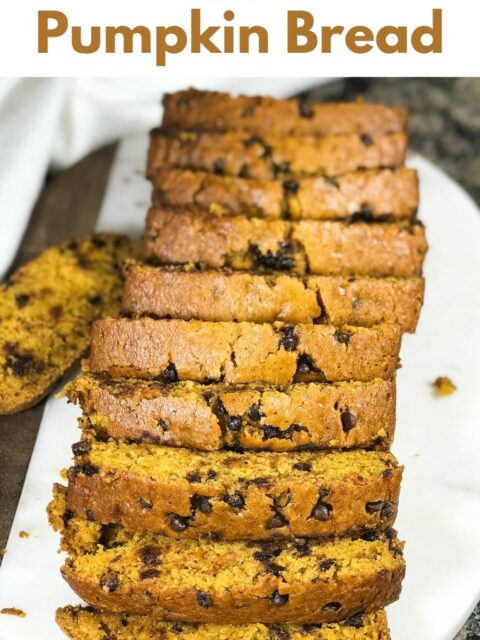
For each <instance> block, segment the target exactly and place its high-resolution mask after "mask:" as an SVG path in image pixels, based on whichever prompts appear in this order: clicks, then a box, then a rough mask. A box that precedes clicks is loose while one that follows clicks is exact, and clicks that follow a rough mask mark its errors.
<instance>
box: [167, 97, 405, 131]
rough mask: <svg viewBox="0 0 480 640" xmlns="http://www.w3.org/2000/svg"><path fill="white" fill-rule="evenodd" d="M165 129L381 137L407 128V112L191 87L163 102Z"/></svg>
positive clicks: (382, 107) (361, 104)
mask: <svg viewBox="0 0 480 640" xmlns="http://www.w3.org/2000/svg"><path fill="white" fill-rule="evenodd" d="M163 107H164V112H163V126H165V127H175V128H177V129H204V130H210V131H227V130H228V129H241V130H244V131H248V132H249V133H254V134H262V133H264V132H269V133H272V134H275V135H286V134H295V135H305V134H312V133H314V134H317V135H338V134H345V133H369V134H374V133H379V132H393V131H403V130H405V129H406V128H407V111H406V109H404V108H402V107H391V106H387V105H382V104H369V103H367V102H351V103H348V102H340V103H339V102H323V103H322V102H320V103H316V102H307V101H305V100H304V99H302V98H299V99H290V100H278V99H275V98H272V97H270V96H242V95H240V96H232V95H229V94H228V93H220V92H216V91H199V90H196V89H187V90H185V91H177V92H176V93H167V94H166V95H165V96H164V98H163Z"/></svg>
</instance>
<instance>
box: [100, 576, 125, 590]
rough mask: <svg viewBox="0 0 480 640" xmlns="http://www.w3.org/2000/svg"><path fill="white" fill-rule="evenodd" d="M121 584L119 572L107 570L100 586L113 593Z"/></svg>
mask: <svg viewBox="0 0 480 640" xmlns="http://www.w3.org/2000/svg"><path fill="white" fill-rule="evenodd" d="M119 586H120V580H119V579H118V575H117V573H115V571H107V572H106V573H104V574H103V575H102V577H101V578H100V587H101V588H102V591H105V592H106V593H113V592H114V591H116V590H117V589H118V587H119Z"/></svg>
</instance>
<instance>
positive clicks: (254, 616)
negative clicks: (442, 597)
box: [49, 488, 405, 624]
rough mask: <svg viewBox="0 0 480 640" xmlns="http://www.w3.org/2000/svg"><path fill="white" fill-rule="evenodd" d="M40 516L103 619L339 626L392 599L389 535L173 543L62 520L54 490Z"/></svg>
mask: <svg viewBox="0 0 480 640" xmlns="http://www.w3.org/2000/svg"><path fill="white" fill-rule="evenodd" d="M49 512H50V519H51V522H52V524H53V525H54V526H55V527H56V528H57V529H60V530H63V533H62V537H63V541H62V546H63V548H64V549H66V550H68V552H69V557H68V558H67V561H66V563H65V565H64V566H63V568H62V573H63V576H64V578H65V579H66V581H67V582H68V583H69V584H70V586H71V587H72V588H73V590H74V591H75V592H76V593H77V595H78V596H79V597H81V598H82V599H83V600H85V601H86V602H87V603H88V604H89V605H91V606H93V607H96V608H99V609H102V610H107V611H111V612H127V613H136V614H146V615H152V616H154V617H156V618H158V619H163V620H172V621H175V620H186V619H188V620H189V621H190V622H200V623H213V624H223V623H224V622H225V620H235V623H236V624H251V623H253V622H262V623H267V624H277V623H295V624H305V623H306V624H308V623H312V624H318V623H330V622H338V621H341V620H345V619H348V618H350V617H351V616H354V615H356V614H358V612H359V611H362V612H365V613H367V614H368V613H372V612H374V611H377V610H378V609H381V608H383V607H384V606H386V605H387V604H389V603H390V602H393V601H394V600H396V599H397V598H398V596H399V594H400V590H401V582H402V579H403V576H404V573H405V563H404V560H403V557H402V548H403V545H402V543H401V542H399V541H398V539H397V538H396V537H395V532H393V531H389V532H386V533H376V532H368V533H367V534H365V537H364V538H358V539H352V538H343V539H338V540H334V541H331V542H320V541H318V540H311V541H307V540H304V539H294V540H290V541H276V542H268V543H265V542H263V543H262V542H249V543H247V542H215V541H208V540H203V541H201V542H200V541H198V540H188V539H185V540H177V539H175V538H166V537H164V536H160V535H158V534H154V533H147V532H142V533H140V532H137V533H131V532H128V531H126V530H125V529H123V528H122V527H118V526H113V527H112V526H102V525H100V524H98V523H96V522H89V521H88V520H84V519H81V518H78V517H76V516H73V517H70V518H65V513H66V505H65V497H64V495H62V489H61V488H57V499H56V501H55V502H54V503H53V504H52V505H50V507H49ZM212 567H215V571H212Z"/></svg>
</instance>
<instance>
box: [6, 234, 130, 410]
mask: <svg viewBox="0 0 480 640" xmlns="http://www.w3.org/2000/svg"><path fill="white" fill-rule="evenodd" d="M138 249H139V247H138V246H137V245H136V244H134V243H132V242H130V240H128V238H126V237H124V236H120V235H116V234H110V233H109V234H105V233H102V234H96V235H93V236H84V237H81V238H76V239H72V240H69V241H67V242H65V243H64V244H62V245H60V246H58V247H52V248H50V249H47V250H46V251H44V252H43V253H42V254H41V255H40V256H39V257H38V258H35V259H34V260H32V261H31V262H29V263H27V264H26V265H24V266H23V267H21V268H20V269H18V271H16V272H15V273H14V274H13V275H12V276H11V277H10V278H9V279H8V280H7V281H6V282H5V283H4V284H2V285H0V414H6V413H16V412H18V411H22V410H23V409H26V408H28V407H31V406H32V405H34V404H36V403H37V402H38V401H39V400H41V398H42V397H43V396H45V395H46V394H47V393H48V391H49V390H50V389H51V387H52V386H53V385H54V383H55V382H57V380H59V379H60V378H61V376H62V375H63V373H64V372H65V371H66V370H67V369H69V368H70V367H71V366H72V365H73V364H74V363H75V362H76V361H77V360H78V358H80V356H81V355H82V354H83V352H84V351H85V350H86V348H87V346H88V342H89V337H90V324H91V322H92V320H94V319H95V318H98V317H99V316H101V315H102V314H107V315H108V314H114V313H116V312H118V311H119V310H120V300H121V296H122V285H123V276H122V271H121V269H120V266H121V264H122V263H123V262H125V261H126V260H127V259H132V258H135V257H138V253H139V251H138Z"/></svg>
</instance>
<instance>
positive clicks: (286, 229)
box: [144, 209, 427, 277]
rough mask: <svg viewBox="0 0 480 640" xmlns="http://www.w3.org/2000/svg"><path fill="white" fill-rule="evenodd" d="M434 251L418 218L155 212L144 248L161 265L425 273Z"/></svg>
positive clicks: (149, 219)
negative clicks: (427, 255)
mask: <svg viewBox="0 0 480 640" xmlns="http://www.w3.org/2000/svg"><path fill="white" fill-rule="evenodd" d="M426 251H427V242H426V239H425V230H424V228H423V226H422V225H420V224H419V223H415V224H411V223H407V222H406V223H398V224H390V223H382V224H380V223H377V224H369V223H365V222H357V223H354V224H349V223H347V222H338V221H333V222H330V221H319V220H300V221H298V222H291V221H288V220H265V219H261V218H246V217H245V216H228V217H226V216H217V215H214V214H211V213H208V212H206V211H201V210H195V211H193V210H192V211H187V210H183V211H177V210H170V209H150V211H149V213H148V216H147V228H146V234H145V242H144V253H145V258H146V259H147V260H151V261H155V262H158V263H160V264H169V263H177V264H189V263H196V264H199V265H202V266H205V267H208V268H212V269H220V268H222V267H230V268H232V269H235V270H256V271H267V272H268V271H272V270H273V271H288V272H294V273H299V274H305V273H310V274H318V275H343V276H351V275H358V276H393V277H408V276H413V275H419V274H420V273H421V270H422V264H423V260H424V257H425V253H426Z"/></svg>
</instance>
